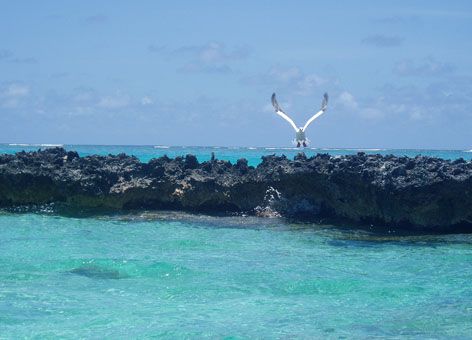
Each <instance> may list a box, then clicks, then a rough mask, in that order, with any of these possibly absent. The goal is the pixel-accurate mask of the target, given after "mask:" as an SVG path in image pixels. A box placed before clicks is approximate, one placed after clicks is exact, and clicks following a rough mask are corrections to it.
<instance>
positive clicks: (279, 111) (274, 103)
mask: <svg viewBox="0 0 472 340" xmlns="http://www.w3.org/2000/svg"><path fill="white" fill-rule="evenodd" d="M272 106H273V107H274V109H275V113H277V114H278V115H279V116H280V117H282V118H283V119H285V120H286V121H287V122H289V123H290V125H292V127H293V129H294V130H295V132H296V131H298V128H297V126H296V125H295V123H294V122H293V120H292V119H291V118H290V117H289V116H287V114H286V113H285V112H284V111H283V110H282V108H281V107H280V105H279V103H277V99H276V98H275V93H273V94H272Z"/></svg>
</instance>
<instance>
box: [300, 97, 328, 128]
mask: <svg viewBox="0 0 472 340" xmlns="http://www.w3.org/2000/svg"><path fill="white" fill-rule="evenodd" d="M327 108H328V94H327V93H325V94H324V96H323V101H322V102H321V109H320V111H318V112H317V113H316V114H315V115H313V117H311V118H310V119H308V121H307V122H306V124H305V126H304V127H303V131H305V130H306V128H307V127H308V125H310V124H311V122H313V121H314V120H315V119H316V118H318V117H319V116H321V115H322V114H323V113H325V111H326V109H327Z"/></svg>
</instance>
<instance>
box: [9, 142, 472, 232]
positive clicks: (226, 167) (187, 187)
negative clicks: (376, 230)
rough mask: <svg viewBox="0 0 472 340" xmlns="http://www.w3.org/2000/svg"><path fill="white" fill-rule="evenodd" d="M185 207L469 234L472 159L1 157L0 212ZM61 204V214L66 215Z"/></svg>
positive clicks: (54, 153) (61, 153)
mask: <svg viewBox="0 0 472 340" xmlns="http://www.w3.org/2000/svg"><path fill="white" fill-rule="evenodd" d="M48 204H52V205H54V206H56V207H58V211H60V209H64V210H67V211H76V212H80V211H86V210H90V209H92V210H94V211H97V210H98V211H104V212H105V211H129V210H139V209H142V210H183V211H189V212H198V213H209V214H235V213H237V214H249V215H258V216H265V217H287V218H291V219H297V220H309V221H314V222H317V223H327V224H334V225H342V226H352V227H375V226H382V227H391V228H396V229H404V230H409V231H414V232H440V233H449V232H451V233H453V232H472V162H470V161H469V162H467V161H465V160H463V159H457V160H454V161H450V160H444V159H441V158H433V157H425V156H417V157H415V158H409V157H397V156H393V155H387V156H382V155H366V154H365V153H362V152H359V153H357V154H356V155H344V156H331V155H328V154H317V155H316V156H313V157H309V158H307V157H306V156H305V154H303V153H299V154H298V155H297V156H295V158H294V159H293V160H291V159H288V158H287V157H285V156H275V155H270V156H262V162H261V163H260V164H259V165H258V166H257V167H253V166H249V165H248V162H247V160H246V159H240V160H238V161H237V162H236V163H234V164H232V163H230V162H228V161H224V160H217V159H214V158H212V159H211V160H209V161H206V162H202V163H200V162H199V161H198V160H197V158H196V157H195V156H194V155H186V156H183V157H176V158H173V159H171V158H168V157H167V156H163V157H160V158H155V159H152V160H150V161H149V162H147V163H142V162H140V160H139V159H138V158H136V157H134V156H128V155H126V154H119V155H109V156H96V155H94V156H87V157H80V156H79V154H78V153H77V152H75V151H66V150H64V149H63V148H61V147H57V148H50V149H46V150H43V151H41V150H38V151H36V152H18V153H16V154H14V155H8V154H3V155H0V208H3V209H7V210H15V209H17V208H20V207H33V206H41V205H48ZM59 207H60V209H59Z"/></svg>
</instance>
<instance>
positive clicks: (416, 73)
mask: <svg viewBox="0 0 472 340" xmlns="http://www.w3.org/2000/svg"><path fill="white" fill-rule="evenodd" d="M453 70H454V67H453V66H452V65H451V64H449V63H443V62H440V61H438V60H436V59H434V58H433V57H428V58H424V59H423V60H421V61H419V62H415V61H413V60H410V59H407V60H402V61H400V62H398V63H396V65H395V67H394V73H396V74H397V75H400V76H412V77H428V76H438V75H444V74H449V73H451V72H452V71H453Z"/></svg>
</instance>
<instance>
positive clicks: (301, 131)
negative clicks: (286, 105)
mask: <svg viewBox="0 0 472 340" xmlns="http://www.w3.org/2000/svg"><path fill="white" fill-rule="evenodd" d="M272 105H273V106H274V109H275V113H277V114H278V115H279V116H280V117H282V118H283V119H285V120H286V121H287V122H289V123H290V125H292V127H293V129H294V130H295V142H296V143H297V147H300V146H301V145H303V146H304V147H305V146H307V144H308V139H307V138H306V135H305V131H306V128H307V127H308V125H310V124H311V123H312V122H313V121H314V120H315V119H316V118H318V117H319V116H321V115H322V114H323V113H324V112H325V111H326V109H327V107H328V94H327V93H325V94H324V96H323V102H322V103H321V109H320V111H318V112H317V113H316V114H314V115H313V116H312V117H311V118H310V119H308V121H307V122H306V123H305V126H303V127H297V126H296V125H295V123H294V122H293V120H292V119H291V118H290V117H289V116H287V114H286V113H285V112H284V111H283V110H282V108H281V107H280V105H279V103H278V102H277V99H276V98H275V93H274V94H272Z"/></svg>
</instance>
